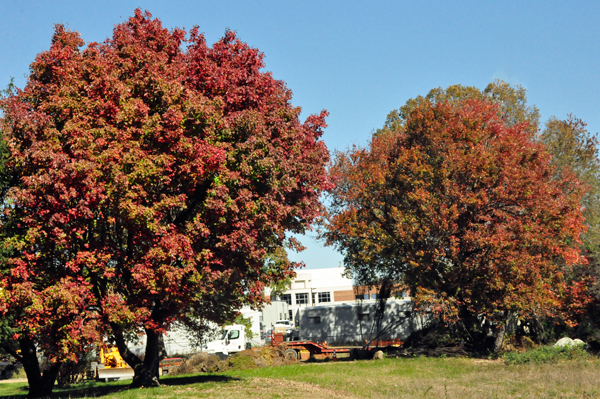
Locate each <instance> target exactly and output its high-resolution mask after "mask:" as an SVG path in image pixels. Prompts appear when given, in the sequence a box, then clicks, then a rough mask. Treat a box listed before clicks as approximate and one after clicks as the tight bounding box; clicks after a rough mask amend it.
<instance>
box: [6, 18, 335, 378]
mask: <svg viewBox="0 0 600 399" xmlns="http://www.w3.org/2000/svg"><path fill="white" fill-rule="evenodd" d="M83 45H84V42H83V40H82V39H81V38H80V37H79V35H78V34H77V33H75V32H71V31H68V30H67V29H65V28H64V27H63V26H61V25H57V26H56V31H55V34H54V36H53V38H52V45H51V47H50V50H48V51H45V52H42V53H41V54H39V55H38V56H37V58H36V60H35V62H33V63H32V64H31V73H30V75H29V79H28V83H27V86H26V87H25V88H24V89H23V90H18V91H17V92H16V93H15V94H14V95H11V96H9V97H8V98H7V99H6V100H5V101H4V102H3V109H4V110H5V114H4V117H3V119H2V125H3V130H4V131H5V133H6V135H7V137H8V140H7V142H8V143H9V150H10V154H11V157H10V162H9V164H10V166H11V167H12V168H14V169H15V173H17V174H18V176H19V184H18V185H15V186H13V187H12V188H11V190H10V191H9V194H8V196H7V197H6V198H5V201H9V202H10V203H11V204H12V205H11V207H10V208H6V209H5V211H6V212H5V218H7V219H8V220H10V221H12V224H11V226H12V227H11V228H13V229H14V234H13V236H12V237H14V241H15V243H16V244H15V245H17V246H18V250H19V254H18V256H15V257H13V258H12V259H11V261H10V262H11V263H10V265H11V271H10V273H7V274H5V275H4V276H3V280H2V284H3V289H4V290H3V293H4V295H3V296H2V304H0V309H2V311H3V312H4V313H6V312H8V311H9V308H8V303H9V299H10V303H11V308H10V309H12V306H14V304H17V305H18V306H20V307H21V308H22V309H23V312H25V313H26V312H27V311H28V310H27V309H32V310H35V313H33V314H31V315H30V316H28V317H26V318H23V323H27V324H28V328H29V330H30V331H31V332H32V333H38V332H41V331H43V328H45V326H53V325H55V326H64V328H61V329H60V332H61V333H63V334H64V336H65V337H70V340H68V342H69V345H76V344H82V343H84V342H85V341H86V340H85V339H84V338H88V339H96V337H94V336H93V334H92V336H91V337H85V336H84V335H82V331H83V329H88V330H89V331H90V333H97V332H101V331H102V328H103V327H102V326H110V327H111V329H112V332H111V333H112V334H113V335H114V336H115V338H116V339H117V343H118V344H119V349H120V350H121V351H122V355H123V357H124V358H125V359H126V361H127V362H128V363H130V365H132V366H134V369H135V370H136V376H138V371H139V372H140V373H143V374H144V376H145V377H144V378H143V379H142V380H141V381H143V382H142V384H149V382H148V379H149V378H151V377H152V375H153V374H154V373H155V372H154V371H150V370H155V369H156V367H154V366H155V363H157V355H155V353H156V352H157V351H158V348H157V347H158V338H157V337H158V336H159V335H160V334H161V333H162V332H164V331H165V330H167V329H168V328H169V327H170V326H171V324H172V323H173V322H174V321H176V320H181V321H182V322H184V323H185V322H186V321H188V320H198V319H202V320H213V321H216V322H221V321H223V320H226V319H227V318H229V317H231V316H232V315H233V314H235V311H236V309H238V308H240V307H241V306H242V305H243V304H250V305H254V306H258V305H260V303H261V302H262V301H263V296H262V290H263V287H264V286H265V285H267V284H271V283H273V282H276V281H278V280H281V279H284V278H285V277H286V276H287V275H288V274H289V273H290V272H291V269H292V267H293V264H292V263H291V262H289V261H287V262H282V263H280V264H278V267H270V268H269V269H268V270H266V266H265V257H266V256H267V254H269V253H272V252H273V251H274V250H276V249H277V248H281V247H282V246H284V245H285V244H286V242H287V241H286V234H288V232H293V233H302V232H304V231H305V230H306V229H307V228H308V226H309V225H310V223H311V222H312V221H313V219H315V218H316V217H317V216H319V214H320V212H321V207H320V204H319V196H320V193H321V191H322V190H323V189H326V188H328V187H329V183H328V181H327V178H326V175H325V169H324V166H325V163H326V162H327V161H328V152H327V149H326V147H325V145H324V143H323V142H322V141H320V140H319V138H320V136H321V135H322V132H323V128H324V127H325V120H324V118H325V116H326V112H325V111H323V112H322V113H321V114H320V115H312V116H309V117H308V118H307V119H306V121H305V122H304V123H301V122H300V120H299V115H300V112H301V111H300V108H298V107H294V106H292V105H291V103H290V101H291V91H290V90H289V89H287V88H286V87H285V84H284V83H283V82H282V81H278V80H275V79H273V77H272V76H271V74H270V73H266V72H261V68H263V67H264V63H263V55H262V54H261V53H260V52H259V51H258V50H257V49H254V48H251V47H249V46H248V45H246V44H245V43H243V42H241V41H240V40H239V39H238V38H237V37H236V35H235V33H234V32H231V31H227V32H226V33H225V36H224V37H223V38H222V39H221V40H219V41H218V42H217V43H215V44H214V45H213V46H212V47H209V46H207V44H206V41H205V38H204V36H203V35H202V34H200V33H199V31H198V29H197V28H194V29H192V30H191V32H190V35H189V38H187V39H186V34H185V32H184V31H183V30H181V29H174V30H172V31H169V30H167V29H165V28H163V27H162V25H161V23H160V21H159V20H157V19H152V18H151V15H150V14H149V13H145V14H144V13H142V12H140V11H139V10H136V12H135V16H133V17H131V18H130V19H129V20H128V21H126V22H124V23H122V24H119V25H117V26H116V27H115V29H114V31H113V36H112V37H111V38H109V39H107V40H106V41H105V42H103V43H89V44H88V45H87V47H85V48H83ZM3 226H8V224H4V225H3ZM3 228H6V227H3ZM290 245H292V246H293V245H294V244H293V243H292V244H290ZM41 280H43V287H40V288H39V289H37V288H36V286H37V285H38V284H40V281H41ZM53 303H54V304H57V306H56V307H54V308H51V307H50V304H53ZM56 311H58V316H56V313H54V312H56ZM61 312H63V313H64V318H69V319H68V320H67V319H61V320H59V321H57V317H63V316H62V313H61ZM95 317H97V318H98V321H100V320H101V321H102V322H103V324H102V326H100V325H98V324H97V323H96V324H94V323H95V322H94V320H96V319H95ZM61 323H62V324H61ZM86 331H87V330H86ZM127 331H132V332H134V333H137V332H142V331H145V332H146V335H147V337H148V340H147V342H148V343H147V353H146V356H145V360H144V362H143V363H141V361H140V360H139V359H137V358H136V357H135V355H133V354H132V353H130V352H129V353H128V352H127V348H126V346H125V344H124V333H125V332H127ZM63 349H64V350H65V353H74V351H72V350H71V349H69V348H68V347H64V348H63ZM136 359H137V360H136ZM140 370H141V371H140ZM136 378H137V377H136ZM136 381H140V380H137V379H134V384H136V383H137V382H136Z"/></svg>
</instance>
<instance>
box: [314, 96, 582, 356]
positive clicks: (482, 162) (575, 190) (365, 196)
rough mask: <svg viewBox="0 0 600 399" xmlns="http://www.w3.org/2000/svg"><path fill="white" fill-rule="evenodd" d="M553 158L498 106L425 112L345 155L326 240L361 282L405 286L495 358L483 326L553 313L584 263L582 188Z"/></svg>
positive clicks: (475, 104) (337, 166)
mask: <svg viewBox="0 0 600 399" xmlns="http://www.w3.org/2000/svg"><path fill="white" fill-rule="evenodd" d="M550 159H551V157H550V155H549V154H548V153H547V152H546V151H545V149H544V147H543V145H542V144H540V143H536V142H535V141H533V139H532V137H531V134H530V133H529V132H528V129H527V124H516V125H514V126H511V127H509V126H507V125H506V123H505V122H504V121H503V119H502V118H501V116H500V113H499V108H498V105H495V104H493V103H491V102H488V101H485V100H463V101H457V102H452V103H448V102H440V103H437V104H431V103H429V102H427V101H424V102H423V103H422V104H418V105H416V106H415V107H414V109H412V110H411V113H410V115H409V117H408V118H407V120H406V123H405V124H404V125H403V126H402V127H400V128H399V129H397V130H395V131H390V132H387V133H385V134H380V135H378V136H377V137H374V138H373V140H372V142H371V143H370V145H369V146H368V147H367V148H357V147H355V148H353V149H351V150H349V151H348V152H347V153H339V154H337V156H336V158H335V162H334V164H333V166H332V167H331V170H330V172H331V176H332V179H333V181H334V182H335V183H336V187H335V189H334V190H332V191H331V194H332V206H331V210H330V215H329V218H328V225H327V227H328V232H327V233H326V234H325V235H326V237H327V238H328V240H329V243H331V244H334V245H336V246H337V247H339V248H340V249H341V250H342V251H343V252H344V253H345V260H346V264H347V265H349V267H350V268H351V270H352V271H353V272H354V275H355V276H356V277H357V278H359V279H360V278H364V279H365V280H366V281H373V280H374V279H377V278H381V277H382V276H383V277H386V278H391V279H394V280H400V281H403V282H405V283H406V284H407V285H408V286H409V287H410V288H411V291H412V293H413V294H415V297H416V302H417V303H419V302H421V303H423V301H425V303H427V305H426V306H427V307H428V309H429V310H438V311H439V313H440V315H442V316H443V317H444V318H446V319H448V318H452V319H453V321H456V322H458V323H459V324H460V325H461V326H463V327H464V330H466V333H467V335H466V336H467V338H468V339H470V340H471V343H472V344H473V345H474V346H475V347H478V348H481V347H482V346H486V345H487V346H488V347H489V342H488V343H487V344H486V343H484V341H485V336H487V335H488V334H487V333H488V332H489V331H481V328H480V327H481V320H487V322H488V327H490V328H492V325H495V326H501V325H502V323H503V322H504V320H506V318H507V317H508V315H510V314H511V312H512V313H513V314H514V313H520V314H527V313H536V314H548V313H552V312H553V311H555V310H556V309H557V308H559V307H560V306H561V302H562V301H563V299H564V297H565V293H566V287H565V279H564V276H565V271H567V270H568V268H569V267H571V266H572V265H574V264H576V263H577V262H578V261H579V260H580V258H581V257H580V252H579V247H578V243H579V236H580V233H581V232H582V231H583V229H584V227H583V224H582V222H583V217H582V213H581V206H580V201H581V198H582V195H583V193H584V191H585V190H584V185H583V184H582V183H581V182H580V181H579V180H578V179H576V178H575V177H574V176H573V175H572V174H569V173H565V174H564V175H563V176H561V178H560V179H554V178H553V175H554V173H553V167H552V166H551V164H550ZM569 295H571V294H569ZM482 318H483V319H482ZM494 328H495V330H497V332H501V331H503V329H502V328H497V327H494ZM494 328H492V329H494ZM478 333H481V334H478ZM502 335H503V334H502ZM494 345H496V346H497V345H498V341H496V342H494Z"/></svg>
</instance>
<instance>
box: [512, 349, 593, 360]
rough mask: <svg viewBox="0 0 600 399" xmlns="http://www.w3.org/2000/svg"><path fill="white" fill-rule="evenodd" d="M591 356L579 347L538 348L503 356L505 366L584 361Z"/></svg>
mask: <svg viewBox="0 0 600 399" xmlns="http://www.w3.org/2000/svg"><path fill="white" fill-rule="evenodd" d="M590 356H591V355H590V354H589V353H588V352H587V351H586V350H585V349H583V347H582V346H580V345H575V346H563V347H557V346H540V347H538V348H535V349H532V350H528V351H526V352H508V353H505V354H504V356H503V357H504V361H505V362H506V364H525V363H550V362H557V361H559V360H576V359H579V360H584V359H588V358H589V357H590Z"/></svg>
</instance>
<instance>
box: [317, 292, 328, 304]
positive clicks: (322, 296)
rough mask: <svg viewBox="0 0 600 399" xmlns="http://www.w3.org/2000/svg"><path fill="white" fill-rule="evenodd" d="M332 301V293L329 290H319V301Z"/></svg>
mask: <svg viewBox="0 0 600 399" xmlns="http://www.w3.org/2000/svg"><path fill="white" fill-rule="evenodd" d="M323 302H331V295H330V294H329V292H319V303H323Z"/></svg>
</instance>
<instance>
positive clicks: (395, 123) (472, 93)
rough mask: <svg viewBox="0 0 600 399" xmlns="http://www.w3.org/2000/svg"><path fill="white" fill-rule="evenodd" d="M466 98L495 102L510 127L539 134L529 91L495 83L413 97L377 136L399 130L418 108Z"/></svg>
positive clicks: (453, 88)
mask: <svg viewBox="0 0 600 399" xmlns="http://www.w3.org/2000/svg"><path fill="white" fill-rule="evenodd" d="M467 99H475V100H489V101H492V102H494V103H496V104H498V105H499V106H500V110H499V111H500V117H501V118H502V120H503V121H504V122H505V123H506V124H507V125H508V126H514V125H516V124H519V123H527V124H528V125H527V127H526V129H527V131H529V132H530V133H531V134H535V133H536V131H537V128H538V124H539V119H540V113H539V110H538V109H537V107H536V106H535V105H527V90H525V88H523V87H522V86H519V85H517V86H515V87H512V86H510V85H509V84H508V83H506V82H504V81H502V80H495V81H494V82H492V83H490V84H488V85H487V87H486V88H485V89H484V90H483V91H481V90H480V89H478V88H477V87H474V86H462V85H452V86H449V87H448V88H446V89H442V88H441V87H438V88H436V89H432V90H430V91H429V93H427V95H426V96H425V97H423V96H417V97H415V98H411V99H409V100H408V101H407V102H406V104H405V105H403V106H402V107H400V108H399V109H396V110H393V111H392V112H390V113H389V114H388V116H387V119H386V121H385V124H384V126H383V128H381V129H378V130H377V131H376V132H375V136H378V135H381V134H384V133H385V132H394V131H396V130H398V129H400V128H401V127H402V126H403V125H404V123H405V121H406V120H407V119H408V118H409V116H410V114H411V112H412V110H413V109H414V108H415V107H417V106H420V105H423V104H425V103H431V104H439V103H443V102H460V101H463V100H467Z"/></svg>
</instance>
